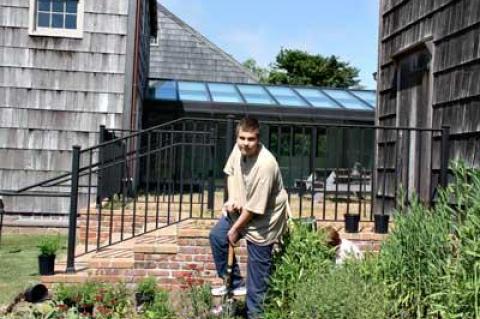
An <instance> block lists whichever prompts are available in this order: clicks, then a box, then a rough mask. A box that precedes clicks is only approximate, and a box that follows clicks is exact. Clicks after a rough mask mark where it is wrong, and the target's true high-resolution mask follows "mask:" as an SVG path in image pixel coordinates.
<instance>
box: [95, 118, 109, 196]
mask: <svg viewBox="0 0 480 319" xmlns="http://www.w3.org/2000/svg"><path fill="white" fill-rule="evenodd" d="M106 131H107V129H106V128H105V125H100V136H99V139H98V143H99V144H102V143H103V142H105V133H106ZM103 152H104V148H103V147H101V148H99V152H98V162H99V163H102V165H100V166H99V168H98V172H97V206H100V205H101V203H102V196H103V191H102V179H103V156H104V154H103Z"/></svg>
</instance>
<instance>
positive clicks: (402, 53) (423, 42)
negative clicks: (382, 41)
mask: <svg viewBox="0 0 480 319" xmlns="http://www.w3.org/2000/svg"><path fill="white" fill-rule="evenodd" d="M432 40H433V37H432V36H427V37H424V38H423V39H421V40H419V41H417V42H414V43H411V44H410V45H408V46H406V47H404V48H402V49H400V50H398V51H397V52H395V53H394V54H392V55H391V56H390V58H391V59H393V60H394V63H395V60H397V59H400V58H402V57H403V56H405V55H408V54H410V53H412V52H414V51H417V50H418V49H420V48H422V47H424V48H426V49H427V50H428V51H429V52H430V54H432V53H433V52H432V50H431V49H432V48H433V47H432V45H431V44H430V43H432Z"/></svg>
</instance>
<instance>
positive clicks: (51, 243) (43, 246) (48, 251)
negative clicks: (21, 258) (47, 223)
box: [37, 237, 60, 256]
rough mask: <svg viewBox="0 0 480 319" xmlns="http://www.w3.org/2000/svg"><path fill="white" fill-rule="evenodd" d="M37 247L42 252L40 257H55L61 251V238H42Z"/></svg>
mask: <svg viewBox="0 0 480 319" xmlns="http://www.w3.org/2000/svg"><path fill="white" fill-rule="evenodd" d="M37 247H38V249H39V250H40V256H55V255H56V254H57V251H58V250H59V249H60V237H45V238H42V240H41V241H40V244H38V245H37Z"/></svg>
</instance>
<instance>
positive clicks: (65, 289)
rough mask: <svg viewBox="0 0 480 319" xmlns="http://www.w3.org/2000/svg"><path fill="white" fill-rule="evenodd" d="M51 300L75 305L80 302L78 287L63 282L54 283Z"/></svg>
mask: <svg viewBox="0 0 480 319" xmlns="http://www.w3.org/2000/svg"><path fill="white" fill-rule="evenodd" d="M53 300H54V301H56V302H57V303H62V304H65V305H68V306H71V305H74V304H75V305H76V304H78V302H80V297H79V287H78V286H76V285H65V284H63V283H61V284H58V285H55V287H54V288H53Z"/></svg>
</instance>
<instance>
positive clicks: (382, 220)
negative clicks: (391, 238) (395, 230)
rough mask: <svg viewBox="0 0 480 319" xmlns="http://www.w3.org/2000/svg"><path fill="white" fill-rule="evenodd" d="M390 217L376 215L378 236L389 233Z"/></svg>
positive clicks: (375, 227) (375, 225) (375, 226)
mask: <svg viewBox="0 0 480 319" xmlns="http://www.w3.org/2000/svg"><path fill="white" fill-rule="evenodd" d="M389 217H390V216H389V215H378V214H377V215H374V222H375V224H374V229H375V232H376V233H377V234H386V233H388V220H389Z"/></svg>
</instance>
